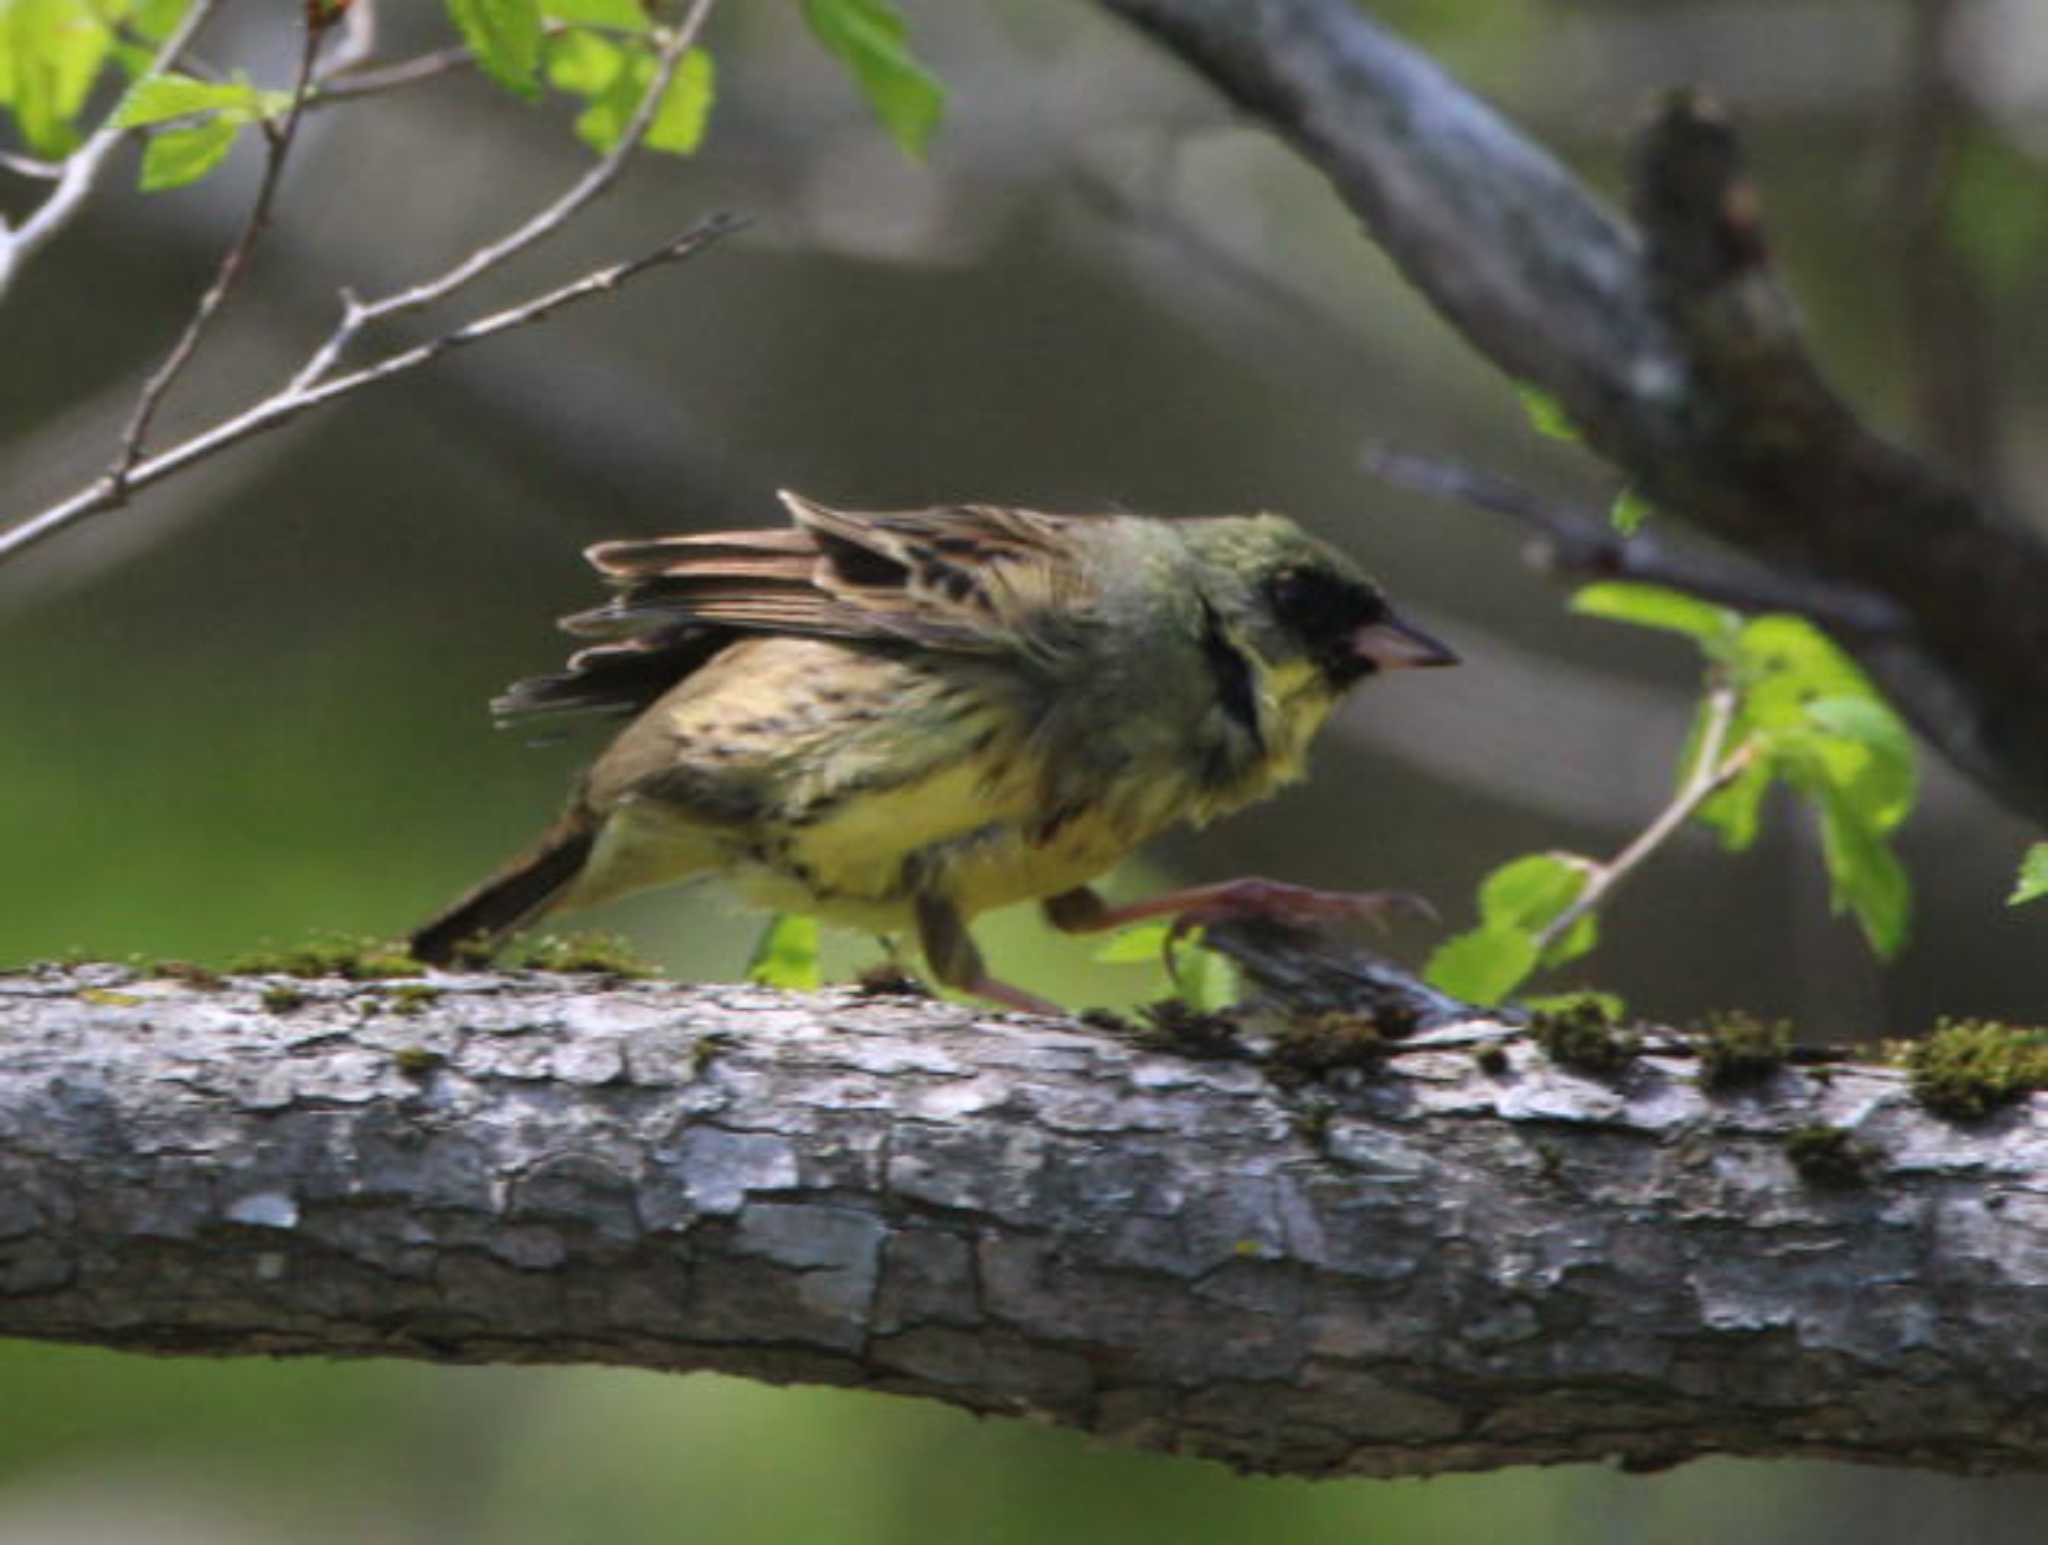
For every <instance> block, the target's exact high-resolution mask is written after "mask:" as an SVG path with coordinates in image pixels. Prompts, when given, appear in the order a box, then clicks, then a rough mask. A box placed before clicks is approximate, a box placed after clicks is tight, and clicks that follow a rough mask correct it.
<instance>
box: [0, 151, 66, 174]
mask: <svg viewBox="0 0 2048 1545" xmlns="http://www.w3.org/2000/svg"><path fill="white" fill-rule="evenodd" d="M0 167H5V168H6V169H7V170H8V171H10V172H12V173H14V175H15V176H17V177H32V178H34V179H35V180H36V181H37V182H55V181H56V180H57V179H58V178H59V177H62V176H63V175H64V163H63V162H62V161H39V160H37V159H36V158H35V157H34V156H24V155H19V154H17V153H16V152H14V151H12V150H0Z"/></svg>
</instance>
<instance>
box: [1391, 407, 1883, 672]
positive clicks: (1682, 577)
mask: <svg viewBox="0 0 2048 1545" xmlns="http://www.w3.org/2000/svg"><path fill="white" fill-rule="evenodd" d="M1359 459H1360V462H1361V464H1362V465H1363V466H1364V467H1365V469H1366V471H1368V472H1370V473H1372V474H1373V475H1374V476H1375V477H1378V478H1380V479H1382V480H1384V481H1386V482H1389V483H1392V484H1393V485H1395V486H1396V487H1397V488H1406V489H1409V490H1411V491H1413V492H1415V493H1420V494H1427V495H1429V496H1430V497H1431V498H1434V499H1446V500H1451V501H1453V502H1456V503H1459V504H1468V505H1471V506H1473V507H1474V508H1476V509H1482V510H1491V511H1493V512H1494V513H1495V514H1498V515H1507V516H1510V517H1512V518H1513V519H1515V520H1518V521H1520V522H1522V523H1523V524H1524V525H1527V526H1531V527H1533V528H1534V529H1535V530H1536V531H1537V532H1538V533H1539V535H1538V539H1537V540H1536V541H1535V542H1534V543H1532V544H1531V550H1530V558H1531V561H1532V562H1534V564H1535V565H1536V567H1538V568H1539V569H1542V570H1543V571H1544V572H1546V573H1553V574H1566V575H1572V576H1577V577H1584V578H1592V579H1630V580H1638V581H1641V582H1642V583H1644V584H1650V585H1668V586H1670V587H1671V588H1672V589H1674V590H1683V591H1685V592H1686V593H1687V594H1688V595H1696V596H1698V597H1700V598H1701V599H1702V600H1707V601H1713V602H1716V603H1718V604H1720V605H1723V606H1732V607H1734V608H1735V609H1736V610H1738V611H1745V612H1796V613H1798V614H1799V615H1800V616H1803V617H1810V618H1812V619H1813V620H1815V621H1816V622H1822V623H1825V624H1827V625H1829V626H1830V627H1833V628H1836V629H1838V630H1840V631H1842V632H1844V633H1848V634H1859V635H1870V634H1880V633H1897V632H1898V631H1900V630H1901V629H1902V628H1903V627H1904V626H1905V621H1906V619H1905V614H1904V612H1902V611H1901V610H1900V609H1899V607H1898V606H1897V605H1896V604H1894V603H1893V602H1892V601H1891V600H1889V599H1888V598H1887V597H1885V596H1881V595H1879V594H1878V593H1877V592H1876V591H1874V590H1867V589H1864V588H1863V587H1862V586H1859V585H1843V584H1837V583H1834V582H1832V581H1829V580H1823V579H1813V578H1808V577H1804V576H1801V575H1796V574H1791V573H1787V572H1785V571H1782V570H1778V569H1771V568H1766V567H1765V566H1764V565H1763V564H1760V563H1755V562H1749V561H1745V560H1743V559H1740V558H1735V559H1728V558H1719V557H1716V556H1714V555H1713V554H1710V553H1700V552H1687V551H1680V550H1673V549H1670V548H1667V547H1665V546H1664V545H1663V544H1662V543H1660V542H1658V541H1657V539H1656V538H1655V537H1653V536H1649V535H1646V534H1644V533H1641V532H1638V533H1637V534H1636V535H1634V536H1631V537H1624V536H1623V535H1622V534H1621V533H1620V532H1618V531H1616V530H1615V529H1614V527H1613V526H1612V525H1611V524H1609V523H1608V522H1607V521H1606V520H1604V519H1603V518H1602V517H1601V516H1600V515H1599V514H1597V513H1596V512H1594V511H1591V510H1586V509H1583V508H1580V507H1578V506H1576V505H1570V504H1566V503H1564V502H1563V501H1561V500H1556V499H1550V498H1547V497H1545V496H1544V495H1542V494H1539V493H1537V492H1536V491H1535V490H1534V489H1531V488H1526V487H1524V486H1523V485H1521V484H1519V483H1515V482H1511V481H1510V480H1508V479H1507V478H1504V477H1501V476H1499V475H1497V474H1495V473H1492V472H1487V471H1484V470H1482V469H1480V468H1476V467H1467V466H1464V465H1461V464H1460V463H1458V462H1454V461H1449V460H1446V459H1443V458H1441V457H1435V456H1422V455H1417V454H1416V453H1414V452H1412V451H1402V450H1396V449H1393V448H1391V447H1388V446H1380V445H1374V446H1368V447H1366V449H1365V450H1364V451H1363V452H1361V453H1360V458H1359Z"/></svg>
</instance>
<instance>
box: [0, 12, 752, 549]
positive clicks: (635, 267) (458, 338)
mask: <svg viewBox="0 0 2048 1545" xmlns="http://www.w3.org/2000/svg"><path fill="white" fill-rule="evenodd" d="M714 3H715V0H695V3H694V4H693V5H692V6H691V8H690V10H689V12H688V13H687V15H686V16H685V17H684V19H683V21H682V22H681V23H680V24H679V25H678V26H677V27H675V28H674V29H673V30H672V31H670V32H669V33H668V34H667V36H666V37H665V38H664V39H663V41H662V43H661V46H660V49H659V51H658V54H657V60H656V67H655V69H654V71H653V74H652V77H651V79H650V80H649V81H648V84H647V89H646V90H645V91H644V92H643V93H642V95H641V98H640V102H639V105H638V106H637V107H636V108H635V109H634V112H633V116H632V117H631V118H630V119H629V120H628V122H627V125H626V128H625V130H624V132H623V133H622V134H621V135H620V137H619V141H618V143H617V144H616V145H614V146H613V147H612V149H611V150H609V151H608V152H606V154H605V155H604V156H603V157H602V158H601V159H600V160H599V161H597V162H596V163H595V164H594V165H593V166H592V167H591V168H590V170H588V171H587V172H585V173H584V174H583V175H582V176H581V177H579V178H577V179H576V181H575V182H574V183H572V184H571V185H570V186H569V188H568V189H567V190H566V191H564V192H563V193H562V194H561V195H560V196H558V197H557V198H555V199H554V200H553V201H551V202H550V203H549V204H547V205H546V206H545V207H543V208H542V209H541V210H540V211H539V212H538V213H537V214H535V215H533V216H531V217H530V218H528V219H527V220H525V221H523V222H522V223H521V224H520V225H519V226H517V227H516V228H515V229H513V230H512V231H511V232H509V233H508V234H507V235H505V236H503V237H501V238H499V239H498V240H497V241H495V242H492V243H491V244H489V245H488V246H485V247H481V248H479V249H477V250H476V251H475V252H472V253H471V254H469V256H467V257H466V258H464V259H462V261H460V262H459V263H457V264H455V265H454V266H453V267H452V268H450V269H448V270H447V271H446V272H444V273H442V274H439V275H437V276H436V277H434V278H432V279H428V280H425V281H423V282H421V283H419V284H417V285H414V286H412V287H411V288H409V289H406V290H402V291H399V292H397V293H396V294H393V295H389V296H386V297H383V298H381V299H379V300H375V301H370V302H362V301H358V300H357V299H356V298H355V297H354V296H352V295H348V294H346V293H344V296H343V301H344V310H343V314H342V318H341V320H340V321H339V322H337V323H336V324H335V327H334V330H333V331H332V332H331V333H330V334H329V335H328V336H327V338H326V339H325V340H324V341H323V342H322V343H321V344H320V345H319V347H318V348H316V349H315V350H314V351H313V352H312V354H311V355H309V356H308V358H307V360H306V363H305V365H304V366H303V367H301V369H300V370H299V372H298V373H297V374H296V375H295V376H293V377H292V379H291V381H290V382H289V383H288V384H287V385H286V386H285V387H284V388H283V389H281V390H279V391H277V392H274V393H272V394H271V395H270V396H268V397H265V398H263V399H262V400H261V401H259V402H257V403H255V404H254V405H253V406H251V407H249V408H247V409H245V410H243V411H242V412H241V413H238V414H236V415H234V416H232V417H230V418H228V419H225V420H223V421H222V422H220V423H218V424H215V425H214V426H213V427H211V428H210V429H205V430H202V431H200V432H199V433H197V434H195V435H193V436H191V437H190V438H189V439H186V440H184V441H182V442H181V443H179V444H177V445H175V446H172V447H171V448H170V449H169V450H166V451H162V452H159V453H158V454H157V455H155V456H150V457H146V458H143V459H141V460H138V461H130V462H125V464H117V470H116V472H114V473H110V474H109V475H108V476H106V477H104V478H102V479H101V480H100V481H99V482H97V483H95V484H94V485H92V486H91V487H90V488H85V489H81V490H80V491H79V492H77V493H75V494H73V495H72V496H71V497H69V498H68V499H65V500H62V501H61V502H59V503H57V504H54V505H52V506H50V507H49V508H48V509H45V510H43V511H41V512H40V513H39V514H36V515H32V516H30V517H28V518H27V519H25V520H22V521H20V522H18V523H17V524H15V525H13V526H10V527H8V528H6V529H5V530H0V562H5V561H6V560H7V559H9V558H11V557H14V556H16V555H18V554H19V553H21V552H23V551H25V550H26V549H28V548H29V547H32V546H33V545H34V544H36V543H37V542H40V541H42V540H43V539H44V538H46V537H49V536H52V535H54V534H56V533H57V532H59V531H61V530H63V529H64V528H65V527H67V526H69V525H72V524H73V523H74V522H76V521H79V520H82V519H84V518H85V517H86V516H88V515H93V514H97V513H98V512H100V511H102V510H108V509H114V508H117V507H118V506H120V505H121V504H123V503H125V502H126V500H127V498H128V495H129V494H131V493H133V492H134V491H136V490H138V489H141V488H144V487H147V486H148V485H149V484H151V483H154V482H157V481H159V480H160V479H162V478H165V477H168V476H170V475H171V474H172V473H174V472H179V471H182V470H183V469H184V468H186V467H188V466H190V465H192V464H193V463H194V462H197V461H201V460H204V459H205V458H206V457H208V456H212V455H214V454H216V453H218V452H220V451H223V450H225V449H227V448H228V447H229V446H231V445H234V444H237V443H239V442H240V441H242V440H245V439H247V438H248V437H249V436H251V435H254V434H260V433H263V432H264V431H266V430H270V429H275V428H277V427H279V426H280V425H283V424H286V423H289V422H290V421H291V420H292V419H295V418H297V417H298V416H299V415H300V414H302V413H304V412H306V411H307V410H308V409H310V408H315V407H318V406H320V405H321V404H323V403H326V402H331V401H333V400H334V399H335V398H337V397H341V396H345V395H347V394H348V393H350V392H353V391H357V390H360V389H361V388H363V387H365V386H369V385H371V384H373V383H375V382H378V381H382V380H386V379H388V378H390V377H391V376H394V375H399V374H402V373H403V372H405V371H407V370H412V369H415V368H417V367H418V366H420V365H424V364H426V363H427V362H428V361H429V360H432V359H435V358H437V357H438V356H440V355H441V354H444V353H446V352H447V351H448V350H450V349H453V348H458V347H461V346H462V345H464V344H469V343H475V342H477V341H479V340H481V339H483V338H488V337H491V336H493V335H495V334H497V333H501V332H506V331H508V330H510V329H511V328H514V327H521V326H524V325H526V324H527V323H530V322H537V321H539V320H541V319H542V318H544V317H546V316H548V315H550V314H551V313H553V312H554V311H556V310H558V309H559V308H561V307H562V306H564V305H567V304H569V303H570V302H571V301H575V300H581V299H584V298H586V297H588V296H591V295H598V294H604V293H608V292H609V291H611V290H614V289H616V288H617V287H618V286H619V285H620V284H622V283H623V282H625V281H626V280H627V279H630V278H632V277H633V276H634V275H636V274H639V273H642V272H644V271H646V270H647V269H649V268H653V267H655V266H657V265H660V264H664V263H671V262H676V261H679V260H680V259H682V258H685V257H688V256H690V255H691V254H693V253H695V252H697V251H700V250H701V249H702V248H704V247H705V246H707V245H709V244H710V243H712V242H714V241H716V240H718V239H719V238H720V237H723V236H726V235H729V234H730V233H731V232H733V231H734V230H737V229H738V228H739V227H740V225H741V224H742V223H743V222H741V221H740V220H738V219H736V218H735V217H733V216H730V215H722V214H720V215H712V216H710V217H709V218H707V219H704V220H701V221H699V222H698V223H697V224H696V225H694V226H692V227H691V228H690V229H689V230H687V231H685V232H683V234H681V235H680V236H678V237H676V238H675V239H673V240H672V241H669V242H665V243H664V244H663V245H662V246H660V247H658V248H656V249H655V250H654V251H652V252H650V253H647V254H646V255H644V256H642V257H639V258H635V259H633V260H632V261H630V262H624V263H616V264H613V265H611V266H610V267H607V268H602V269H599V270H597V271H595V272H593V273H590V274H586V275H585V276H584V277H582V278H581V279H578V280H575V281H574V282H572V283H569V284H565V285H562V286H560V287H559V288H557V289H553V290H550V291H548V292H546V293H545V294H542V295H539V296H536V297H535V298H533V299H532V300H529V301H526V302H524V303H523V304H520V305H517V306H512V307H509V308H507V309H505V310H503V311H499V312H494V313H492V314H491V315H489V316H485V317H481V318H479V319H477V320H476V321H473V322H469V323H466V324H464V325H463V326H460V327H457V328H453V329H451V330H450V331H448V332H445V333H443V334H441V335H440V336H439V337H437V338H433V339H430V340H429V341H428V342H426V343H423V344H419V345H416V346H414V347H412V348H409V349H403V350H399V351H396V352H394V353H391V354H388V355H386V356H384V357H383V358H382V359H379V360H376V361H375V362H373V363H371V364H369V365H365V366H363V367H362V368H361V369H358V370H355V371H352V372H350V373H348V374H345V375H335V374H334V371H335V369H336V367H337V366H338V365H339V364H340V362H341V357H342V354H343V352H344V351H345V350H346V349H347V348H348V346H349V345H350V344H351V343H352V342H353V341H354V340H355V339H356V337H357V335H358V334H360V333H361V331H362V330H363V329H364V328H365V327H366V326H368V325H369V324H370V323H372V322H377V321H383V320H386V319H388V318H391V317H397V316H404V315H406V314H408V313H411V312H414V311H419V310H421V309H423V308H425V307H427V306H429V305H432V304H434V303H435V302H437V301H441V300H445V299H447V298H448V297H449V296H450V295H452V294H454V293H455V292H456V291H458V290H460V289H462V288H463V287H464V286H466V285H468V284H471V283H472V282H474V281H475V280H477V279H478V278H481V277H482V276H483V275H484V274H486V273H489V272H491V271H492V270H493V269H495V268H497V267H499V266H500V265H502V264H504V263H506V262H508V261H509V260H510V259H512V258H514V257H516V256H518V255H519V254H520V253H522V252H525V251H526V250H528V249H529V248H531V247H533V246H535V245H537V244H538V243H540V242H541V241H543V240H544V239H546V238H547V237H549V236H551V235H553V234H554V233H555V232H557V231H559V230H561V229H562V228H563V226H565V225H566V224H567V223H568V222H569V220H570V219H571V218H573V217H574V216H575V215H577V214H578V213H580V212H581V211H582V210H583V209H584V208H585V207H587V206H588V205H589V204H590V203H591V202H592V201H593V200H595V199H596V198H598V197H599V196H600V195H601V194H603V193H605V192H606V191H608V190H609V189H610V188H611V187H612V185H613V184H614V183H616V182H617V181H618V178H619V174H620V173H621V172H622V171H623V170H624V168H625V165H626V162H627V160H628V159H629V158H630V157H631V156H632V154H633V152H634V151H635V149H637V148H638V146H639V144H640V141H641V140H642V139H643V138H644V137H645V135H646V133H647V129H648V126H649V125H650V124H651V123H652V122H653V121H654V115H655V112H656V111H657V109H658V108H659V107H660V104H661V99H662V96H663V95H664V94H665V93H666V92H667V90H668V87H669V83H670V81H672V80H673V79H674V77H675V71H676V67H677V65H678V64H679V63H680V62H681V60H682V57H683V55H685V54H686V53H688V52H689V50H690V48H691V46H692V45H693V44H694V43H695V41H696V39H697V36H698V35H699V33H700V32H701V31H702V30H703V26H704V23H705V21H706V20H707V19H708V18H709V16H710V14H711V10H712V6H713V4H714ZM302 85H303V81H302ZM278 159H279V158H278V157H277V156H276V154H275V152H273V159H272V161H271V162H270V167H269V169H270V170H274V169H275V167H276V166H277V163H278ZM271 187H272V183H271V180H270V179H269V177H267V176H266V179H265V185H264V187H263V188H262V189H261V190H259V192H258V202H259V204H260V203H262V202H263V201H264V200H265V199H266V198H267V197H268V195H269V192H270V190H271ZM254 228H255V222H254V221H253V220H252V223H251V226H250V227H249V229H251V230H253V229H254ZM247 234H248V231H246V230H245V236H246V235H247ZM145 400H147V398H146V399H145Z"/></svg>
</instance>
